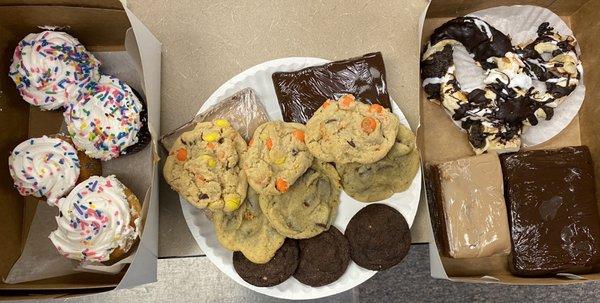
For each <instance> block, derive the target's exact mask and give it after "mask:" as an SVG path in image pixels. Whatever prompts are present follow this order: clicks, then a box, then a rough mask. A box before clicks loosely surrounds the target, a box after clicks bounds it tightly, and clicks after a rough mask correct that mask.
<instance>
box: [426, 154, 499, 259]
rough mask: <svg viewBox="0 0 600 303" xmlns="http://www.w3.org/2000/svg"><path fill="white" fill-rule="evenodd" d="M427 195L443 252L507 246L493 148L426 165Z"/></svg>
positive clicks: (481, 252)
mask: <svg viewBox="0 0 600 303" xmlns="http://www.w3.org/2000/svg"><path fill="white" fill-rule="evenodd" d="M428 195H429V201H430V203H431V207H430V209H431V210H432V212H433V221H435V222H434V228H435V230H436V233H437V239H438V243H439V244H440V246H441V247H442V252H443V254H444V255H446V256H449V257H452V258H479V257H487V256H492V255H501V254H508V253H509V252H510V236H509V231H508V219H507V215H506V204H505V201H504V194H503V184H502V169H501V167H500V162H499V160H498V156H497V155H496V154H485V155H481V156H475V157H470V158H465V159H460V160H456V161H451V162H446V163H442V164H438V165H433V166H431V167H430V168H429V170H428Z"/></svg>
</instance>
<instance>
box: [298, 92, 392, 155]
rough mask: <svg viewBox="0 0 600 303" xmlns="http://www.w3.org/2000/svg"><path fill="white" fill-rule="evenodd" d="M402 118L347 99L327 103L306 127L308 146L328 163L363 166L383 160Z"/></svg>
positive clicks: (349, 97) (347, 96) (348, 96)
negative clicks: (358, 164)
mask: <svg viewBox="0 0 600 303" xmlns="http://www.w3.org/2000/svg"><path fill="white" fill-rule="evenodd" d="M398 124H399V121H398V118H397V117H396V116H395V115H394V114H393V113H392V112H390V110H389V109H386V108H383V107H381V106H380V105H367V104H364V103H362V102H359V101H358V100H355V99H354V97H353V96H352V95H345V96H343V97H341V98H340V99H339V100H338V101H337V102H334V101H331V100H327V101H325V103H323V105H322V106H321V107H320V108H319V109H318V110H317V111H316V112H315V114H314V116H313V117H312V118H311V119H310V120H308V122H307V124H306V145H307V146H308V149H309V150H310V152H311V153H312V154H313V155H314V156H315V157H316V158H318V159H320V160H322V161H325V162H336V163H341V164H344V163H350V162H357V163H362V164H368V163H373V162H376V161H379V160H381V159H382V158H383V157H385V155H386V154H387V153H388V151H389V150H390V149H391V148H392V145H394V142H395V140H394V139H395V138H396V132H397V130H398Z"/></svg>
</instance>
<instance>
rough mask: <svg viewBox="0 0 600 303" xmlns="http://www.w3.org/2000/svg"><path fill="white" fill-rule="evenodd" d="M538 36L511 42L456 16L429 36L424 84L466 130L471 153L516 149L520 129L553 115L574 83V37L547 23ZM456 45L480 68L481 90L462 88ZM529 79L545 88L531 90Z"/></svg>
mask: <svg viewBox="0 0 600 303" xmlns="http://www.w3.org/2000/svg"><path fill="white" fill-rule="evenodd" d="M537 34H538V38H537V39H535V40H534V41H533V42H531V43H529V44H525V45H518V46H512V45H511V41H510V38H509V37H508V36H506V35H504V34H503V33H501V32H500V31H498V30H497V29H495V28H494V27H492V26H491V25H489V24H488V23H487V22H485V21H483V20H481V19H479V18H475V17H459V18H456V19H453V20H451V21H449V22H447V23H445V24H444V25H442V26H441V27H439V28H437V29H436V30H435V31H434V33H433V35H432V36H431V37H430V41H429V43H428V45H427V49H426V50H425V52H424V53H423V56H422V61H421V78H422V79H423V88H424V89H425V92H426V93H427V96H428V99H429V100H431V101H434V102H438V103H440V104H441V105H442V106H443V107H444V109H445V110H446V111H447V112H448V114H449V115H450V116H451V118H452V119H453V120H454V121H456V122H457V123H459V124H460V125H461V128H462V129H463V130H464V131H466V132H467V133H468V139H469V143H470V144H471V145H472V147H473V150H474V151H475V153H476V154H481V153H484V152H486V151H497V152H508V151H516V150H519V149H520V147H521V134H522V132H523V131H524V130H525V128H526V127H528V126H534V125H537V124H538V123H539V120H540V119H545V120H550V119H552V117H553V114H554V108H556V107H557V106H558V105H559V104H560V102H561V101H562V100H563V99H564V98H565V97H566V96H568V95H569V94H570V93H571V92H572V91H573V90H574V89H575V88H576V86H577V84H578V83H579V79H580V78H581V73H582V67H581V62H580V61H579V57H578V55H577V53H576V52H575V47H576V45H577V41H576V40H575V38H574V37H573V36H563V35H560V34H558V33H557V32H556V31H555V30H554V29H553V28H552V27H550V26H549V24H548V23H542V24H541V25H540V26H539V28H538V31H537ZM458 44H462V45H463V46H465V48H466V49H467V51H469V52H470V53H471V54H473V56H474V58H475V60H476V61H477V64H478V65H480V66H481V67H482V68H483V69H484V70H485V75H486V77H485V80H484V83H485V87H484V88H483V89H475V90H473V91H471V92H469V93H467V92H465V91H463V90H462V89H461V86H460V84H459V83H458V81H457V79H456V76H455V73H456V67H455V65H454V62H453V57H452V54H453V47H454V46H455V45H458ZM533 80H539V81H543V82H545V84H546V90H545V91H542V90H538V89H536V88H535V86H534V85H533Z"/></svg>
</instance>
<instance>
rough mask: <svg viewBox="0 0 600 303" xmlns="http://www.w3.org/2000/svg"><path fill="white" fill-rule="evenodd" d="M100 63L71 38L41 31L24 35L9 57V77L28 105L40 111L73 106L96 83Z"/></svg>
mask: <svg viewBox="0 0 600 303" xmlns="http://www.w3.org/2000/svg"><path fill="white" fill-rule="evenodd" d="M99 67H100V61H98V60H97V59H96V58H95V57H94V55H92V54H91V53H90V52H88V51H87V50H86V49H85V47H84V46H83V45H82V44H81V43H80V42H79V40H77V39H76V38H74V37H72V36H71V35H69V34H67V33H64V32H58V31H43V32H41V33H32V34H29V35H27V36H26V37H25V38H23V40H21V41H20V42H19V44H18V45H17V47H16V48H15V51H14V53H13V58H12V64H11V65H10V70H9V76H10V77H11V78H12V79H13V81H14V82H15V84H16V86H17V89H18V90H19V93H20V94H21V96H22V97H23V99H24V100H25V101H27V102H28V103H30V104H32V105H35V106H39V107H40V108H41V109H42V110H54V109H60V108H62V107H64V106H66V105H67V104H69V102H73V101H74V100H75V99H76V98H77V97H78V96H79V95H80V94H81V93H82V92H83V91H85V90H86V86H87V85H88V84H90V83H92V82H95V81H98V79H100V71H99Z"/></svg>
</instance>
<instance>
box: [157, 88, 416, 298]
mask: <svg viewBox="0 0 600 303" xmlns="http://www.w3.org/2000/svg"><path fill="white" fill-rule="evenodd" d="M418 168H419V152H418V150H417V149H416V146H415V137H414V134H413V133H412V132H411V131H410V130H409V129H408V128H407V127H405V126H403V125H401V124H400V123H399V121H398V118H397V117H396V116H395V115H394V114H392V113H391V111H390V110H389V109H387V108H384V107H383V106H381V105H379V104H371V105H370V104H365V103H362V102H360V101H359V100H356V99H355V98H354V96H352V95H343V96H342V97H340V98H339V100H337V101H334V100H326V101H325V100H324V102H322V105H321V106H320V107H319V108H318V109H317V110H316V111H315V112H314V115H313V116H312V117H310V119H309V120H308V122H307V124H306V125H303V124H300V123H294V122H283V121H270V122H266V123H263V124H261V125H259V126H258V127H257V128H256V130H255V132H254V134H253V136H252V138H251V139H250V140H249V142H248V144H246V143H245V141H244V140H243V139H242V137H241V136H240V134H239V133H238V132H237V131H236V130H235V129H234V128H233V126H232V125H231V123H230V122H229V121H228V120H226V119H216V120H213V121H210V122H202V123H198V124H197V125H196V127H195V128H194V129H193V130H192V131H189V132H185V133H183V134H182V135H181V136H180V137H179V138H178V139H177V141H176V142H175V144H174V145H173V147H172V148H171V149H170V152H169V156H168V157H167V159H166V162H165V166H164V176H165V179H166V181H167V182H168V183H169V184H170V185H171V187H172V188H173V189H174V190H176V191H177V192H178V193H180V194H181V195H182V196H183V197H184V198H185V199H186V200H187V201H188V202H190V203H191V204H193V205H194V206H196V207H198V208H201V209H204V210H206V212H205V213H207V214H208V216H209V218H210V219H211V220H212V223H213V226H214V229H215V233H216V237H217V239H218V241H219V243H220V244H221V245H222V246H223V247H224V248H226V249H228V250H231V251H234V254H233V265H234V268H235V269H236V271H237V272H238V274H239V275H240V276H241V277H242V278H243V279H244V280H245V281H247V282H248V283H250V284H253V285H256V286H259V287H269V286H274V285H277V284H280V283H282V282H284V281H286V280H287V279H288V278H289V277H291V276H293V277H295V278H296V279H297V280H298V281H300V282H301V283H304V284H306V285H309V286H313V287H319V286H323V285H327V284H330V283H333V282H335V281H337V280H338V279H339V278H340V277H341V276H342V275H343V274H344V273H345V272H346V269H347V267H348V264H349V262H350V260H353V261H355V262H356V263H357V264H359V265H360V266H362V267H364V268H367V269H371V270H384V269H387V268H389V267H391V266H393V265H395V264H398V263H399V262H400V261H401V260H402V259H403V258H404V257H405V256H406V254H407V253H408V249H409V247H410V242H411V241H410V231H409V226H408V224H407V222H406V220H405V219H404V217H403V216H402V215H401V214H400V213H399V212H398V211H397V210H395V209H394V208H392V207H389V206H386V205H384V204H373V205H369V206H367V207H365V208H364V209H363V210H361V211H360V212H359V213H358V214H357V215H356V216H355V217H354V218H353V219H352V220H351V221H350V224H349V225H348V226H347V227H346V228H345V229H346V233H345V234H344V233H342V232H340V231H339V230H338V229H337V228H336V227H334V226H333V225H332V224H333V222H334V220H335V218H336V214H337V212H338V207H339V205H340V196H341V192H342V189H343V190H344V191H346V192H347V193H348V194H349V195H350V196H352V197H353V198H355V199H356V200H358V201H362V202H373V201H380V200H383V199H386V198H389V197H390V196H391V195H393V194H394V193H396V192H402V191H404V190H406V189H407V188H408V186H409V185H410V184H411V182H412V180H413V178H414V176H415V174H416V173H417V171H418ZM390 229H392V230H393V231H394V232H393V233H389V231H390Z"/></svg>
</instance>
